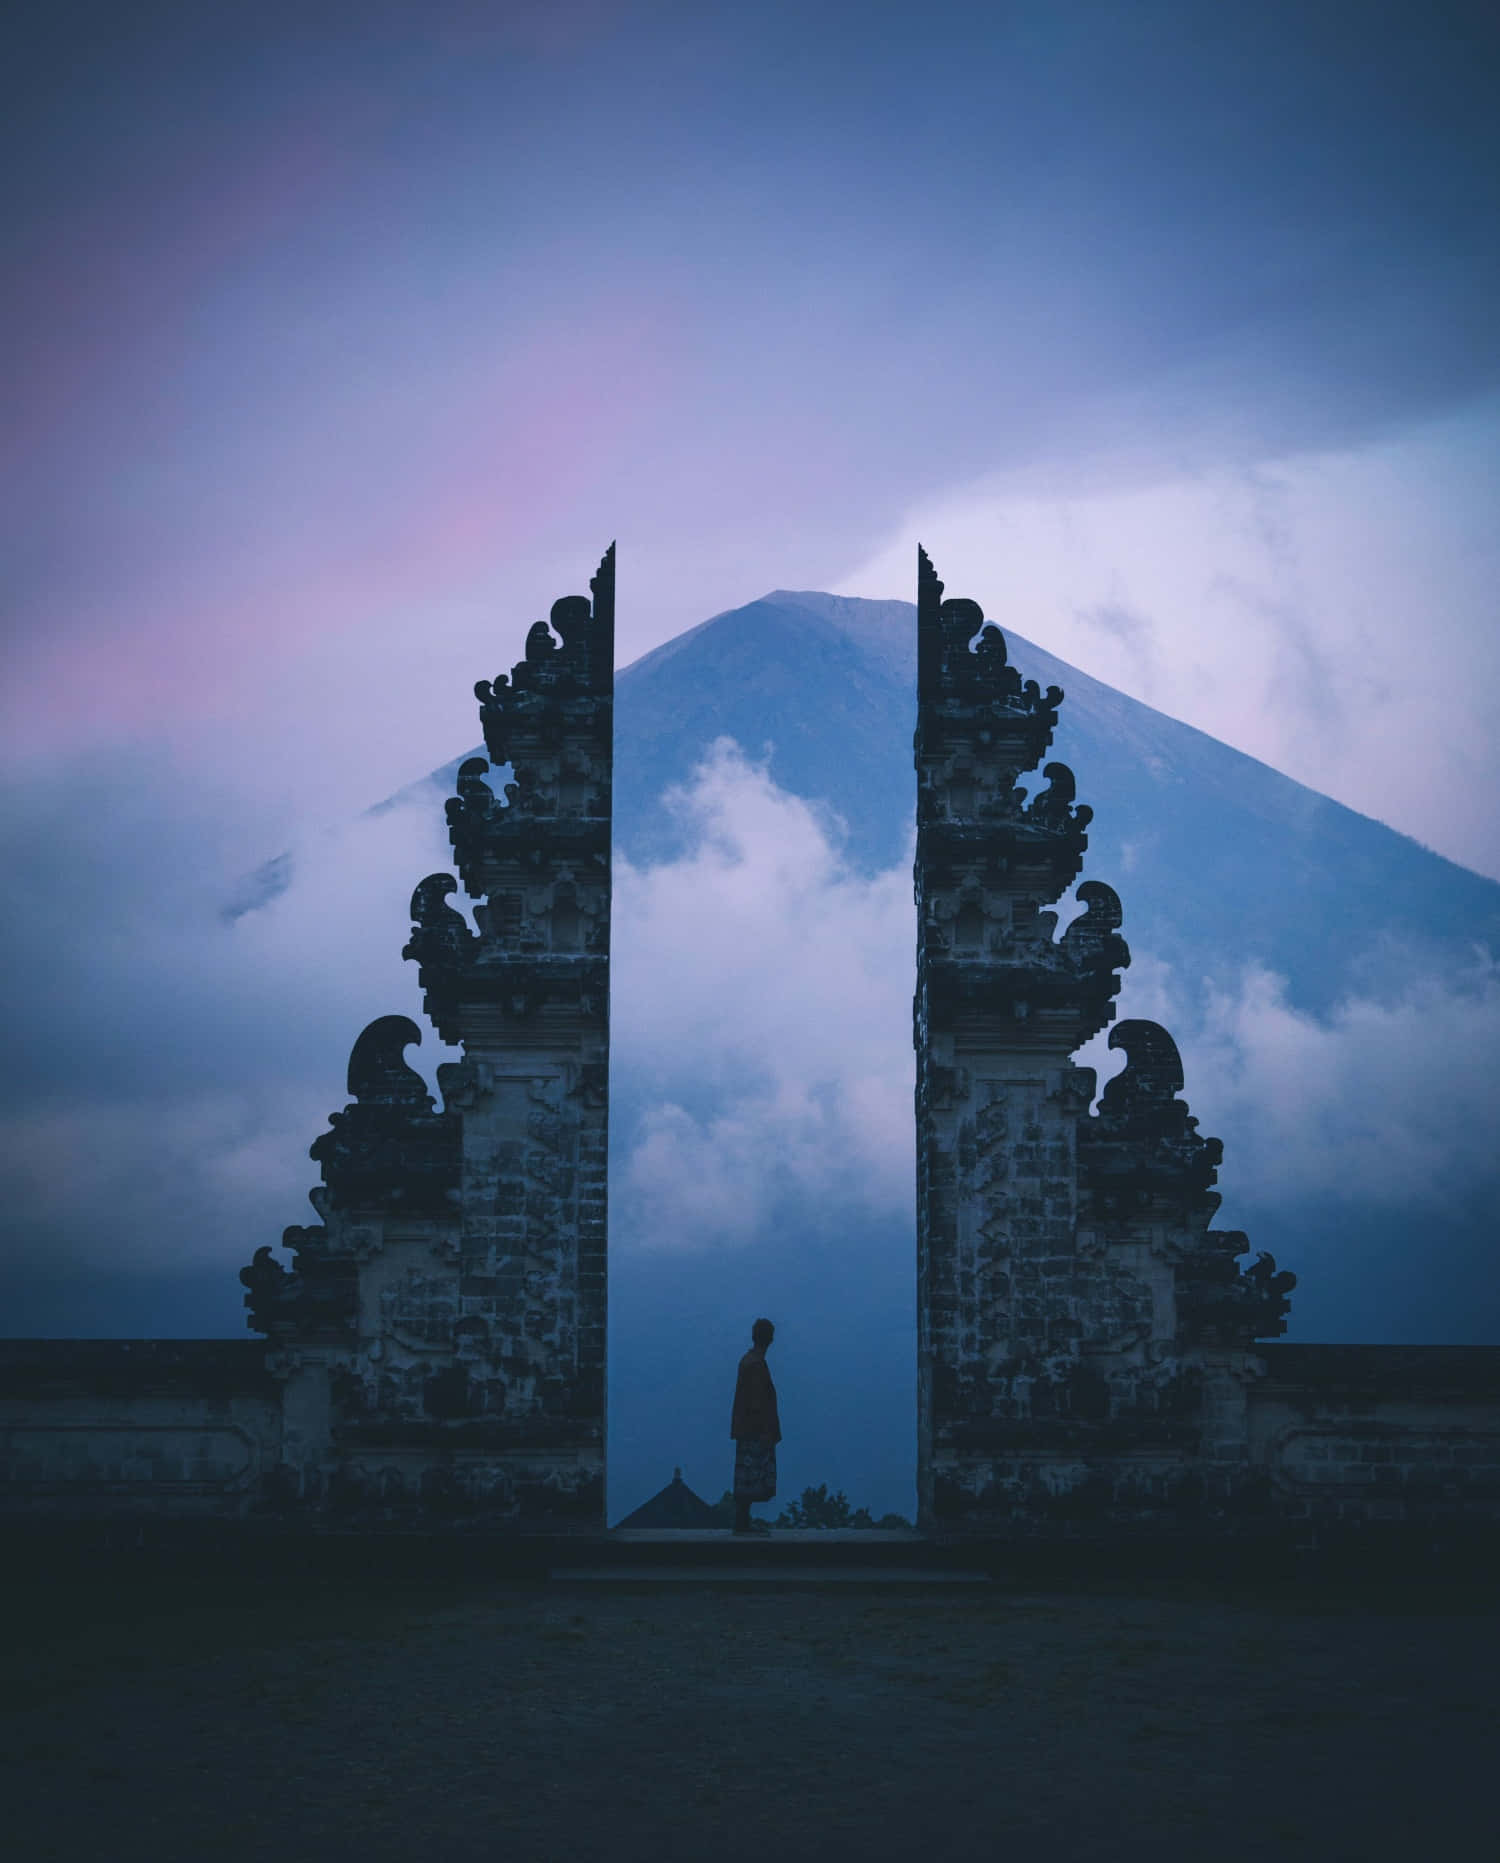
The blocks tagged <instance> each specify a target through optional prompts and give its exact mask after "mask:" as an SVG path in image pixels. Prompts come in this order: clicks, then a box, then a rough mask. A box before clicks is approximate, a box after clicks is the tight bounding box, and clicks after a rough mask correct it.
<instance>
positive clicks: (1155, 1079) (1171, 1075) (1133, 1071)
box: [1069, 881, 1186, 1112]
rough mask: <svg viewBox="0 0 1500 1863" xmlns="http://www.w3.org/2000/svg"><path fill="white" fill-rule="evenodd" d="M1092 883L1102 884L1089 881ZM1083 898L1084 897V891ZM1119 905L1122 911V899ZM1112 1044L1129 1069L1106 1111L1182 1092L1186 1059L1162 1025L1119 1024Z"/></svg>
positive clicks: (1111, 1087)
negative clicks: (1121, 1054) (1184, 1061)
mask: <svg viewBox="0 0 1500 1863" xmlns="http://www.w3.org/2000/svg"><path fill="white" fill-rule="evenodd" d="M1088 884H1089V885H1090V886H1095V885H1098V884H1099V883H1098V882H1097V881H1089V882H1088ZM1079 896H1080V898H1081V897H1082V889H1080V893H1079ZM1111 897H1113V894H1111ZM1115 906H1116V909H1118V907H1119V900H1118V899H1116V900H1115ZM1069 929H1070V930H1071V929H1072V928H1071V927H1069ZM1109 1045H1110V1047H1111V1048H1123V1049H1124V1050H1125V1066H1124V1068H1123V1069H1122V1070H1121V1072H1120V1073H1118V1074H1116V1075H1115V1077H1114V1079H1113V1080H1111V1081H1110V1082H1109V1083H1108V1085H1107V1086H1106V1087H1105V1089H1104V1095H1103V1099H1102V1101H1101V1109H1102V1110H1107V1111H1109V1112H1124V1111H1125V1110H1126V1109H1127V1108H1130V1109H1132V1110H1134V1109H1137V1108H1144V1107H1146V1106H1161V1105H1165V1104H1166V1103H1167V1102H1168V1101H1170V1100H1172V1099H1174V1098H1175V1097H1176V1096H1177V1095H1178V1094H1179V1093H1181V1091H1182V1085H1183V1076H1182V1056H1181V1055H1180V1054H1178V1052H1177V1044H1176V1042H1175V1041H1173V1039H1172V1037H1171V1036H1170V1035H1169V1034H1168V1033H1167V1031H1166V1030H1165V1029H1164V1028H1163V1027H1162V1026H1161V1024H1160V1023H1159V1022H1145V1021H1142V1020H1141V1019H1140V1018H1139V1017H1132V1018H1131V1019H1130V1020H1129V1021H1126V1022H1120V1023H1117V1024H1116V1025H1115V1027H1114V1028H1112V1029H1111V1030H1110V1032H1109ZM1184 1110H1186V1108H1184Z"/></svg>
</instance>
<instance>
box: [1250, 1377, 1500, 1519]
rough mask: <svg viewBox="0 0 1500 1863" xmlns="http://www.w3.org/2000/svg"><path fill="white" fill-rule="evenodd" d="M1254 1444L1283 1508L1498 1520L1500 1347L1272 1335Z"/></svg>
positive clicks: (1259, 1388) (1326, 1514)
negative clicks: (1281, 1339)
mask: <svg viewBox="0 0 1500 1863" xmlns="http://www.w3.org/2000/svg"><path fill="white" fill-rule="evenodd" d="M1260 1365H1261V1366H1263V1367H1264V1370H1263V1373H1262V1375H1260V1376H1259V1377H1257V1378H1256V1379H1255V1381H1254V1382H1253V1383H1252V1384H1251V1385H1250V1388H1249V1402H1248V1408H1247V1432H1246V1437H1247V1452H1248V1460H1249V1463H1250V1465H1251V1467H1252V1468H1254V1469H1255V1470H1257V1471H1264V1473H1265V1474H1266V1476H1267V1477H1268V1478H1269V1482H1270V1489H1271V1495H1272V1500H1273V1505H1274V1507H1275V1509H1276V1512H1277V1513H1278V1515H1279V1516H1281V1517H1282V1518H1285V1519H1288V1520H1293V1521H1299V1522H1307V1523H1309V1524H1310V1525H1312V1526H1314V1527H1317V1526H1326V1525H1332V1524H1338V1525H1348V1524H1350V1523H1366V1522H1401V1523H1404V1524H1412V1523H1417V1522H1421V1523H1432V1524H1439V1523H1444V1522H1451V1521H1455V1520H1461V1519H1462V1520H1472V1519H1486V1520H1492V1521H1497V1522H1500V1346H1374V1345H1337V1346H1334V1345H1288V1344H1276V1345H1267V1346H1265V1347H1263V1348H1262V1351H1261V1355H1260Z"/></svg>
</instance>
